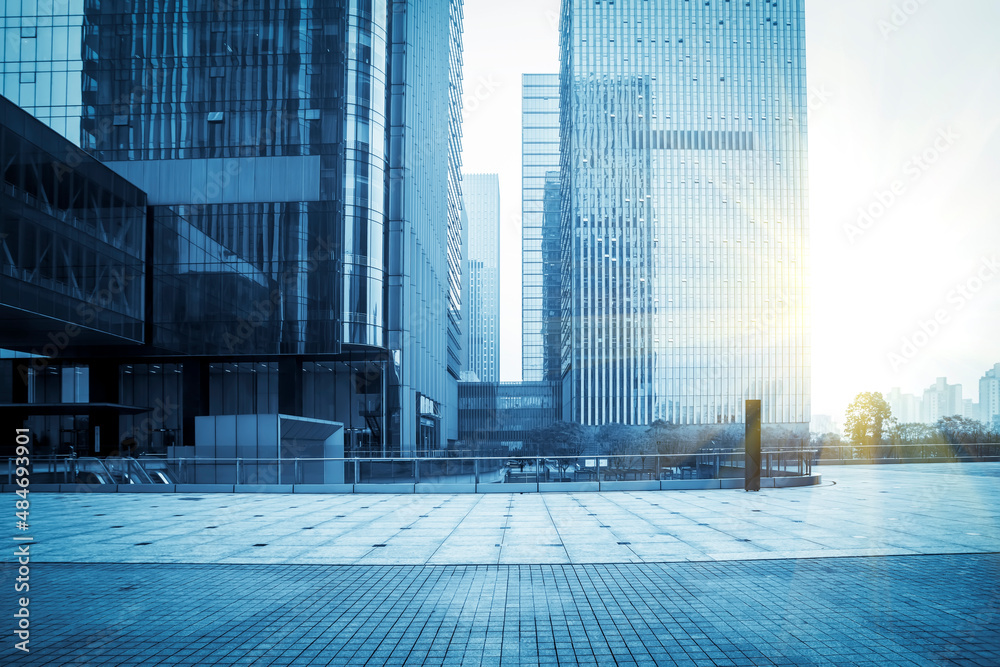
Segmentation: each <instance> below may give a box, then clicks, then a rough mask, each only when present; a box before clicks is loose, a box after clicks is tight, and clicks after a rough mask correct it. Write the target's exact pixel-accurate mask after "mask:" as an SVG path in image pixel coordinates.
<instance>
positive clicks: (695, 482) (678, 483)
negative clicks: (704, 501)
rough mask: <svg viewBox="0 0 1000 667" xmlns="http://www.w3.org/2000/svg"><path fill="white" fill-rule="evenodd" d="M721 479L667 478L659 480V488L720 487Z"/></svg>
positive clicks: (669, 489)
mask: <svg viewBox="0 0 1000 667" xmlns="http://www.w3.org/2000/svg"><path fill="white" fill-rule="evenodd" d="M721 481H722V480H718V479H667V480H663V481H662V482H660V489H661V490H663V491H685V490H687V491H701V490H705V489H721V488H722V484H721Z"/></svg>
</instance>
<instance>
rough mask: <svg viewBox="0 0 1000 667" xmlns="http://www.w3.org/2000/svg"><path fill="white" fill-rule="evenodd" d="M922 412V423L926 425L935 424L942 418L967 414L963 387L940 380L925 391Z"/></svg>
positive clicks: (943, 379) (945, 379) (946, 379)
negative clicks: (963, 398)
mask: <svg viewBox="0 0 1000 667" xmlns="http://www.w3.org/2000/svg"><path fill="white" fill-rule="evenodd" d="M921 410H922V417H923V418H922V420H921V421H923V422H924V423H925V424H934V423H936V422H937V420H939V419H941V418H942V417H954V416H955V415H958V416H962V415H963V414H964V413H965V402H964V401H963V400H962V385H960V384H948V378H938V379H937V380H935V382H934V384H932V385H931V386H930V387H928V388H927V389H925V390H924V398H923V401H922V407H921Z"/></svg>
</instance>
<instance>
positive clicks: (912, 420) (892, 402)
mask: <svg viewBox="0 0 1000 667" xmlns="http://www.w3.org/2000/svg"><path fill="white" fill-rule="evenodd" d="M885 399H886V402H887V403H888V404H889V407H890V408H892V416H893V417H895V418H896V419H897V420H898V421H899V423H900V424H916V423H919V422H921V421H923V414H922V407H921V404H922V403H923V401H922V399H921V398H920V397H919V396H916V395H914V394H904V393H903V392H902V390H901V389H900V388H899V387H893V388H892V390H891V391H890V392H889V393H888V394H886V396H885Z"/></svg>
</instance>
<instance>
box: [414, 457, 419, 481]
mask: <svg viewBox="0 0 1000 667" xmlns="http://www.w3.org/2000/svg"><path fill="white" fill-rule="evenodd" d="M413 483H414V484H420V459H413Z"/></svg>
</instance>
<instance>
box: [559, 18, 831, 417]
mask: <svg viewBox="0 0 1000 667" xmlns="http://www.w3.org/2000/svg"><path fill="white" fill-rule="evenodd" d="M560 32H561V36H560V60H561V63H560V67H561V69H560V96H561V97H560V114H561V123H560V128H561V130H560V134H561V136H560V142H561V151H560V153H561V160H562V162H561V191H562V197H561V206H562V224H561V235H562V236H561V240H562V247H561V250H562V284H561V289H562V308H561V311H562V373H563V378H564V387H563V392H562V397H563V401H564V409H563V415H564V418H566V419H572V420H574V421H578V422H581V423H584V424H604V423H609V422H620V423H626V424H648V423H651V422H653V421H655V420H663V421H666V422H670V423H674V424H695V425H697V424H711V423H718V422H727V421H742V420H743V418H744V404H745V401H746V400H747V399H761V400H763V417H764V421H765V422H766V423H771V424H782V425H787V426H788V427H789V428H791V429H793V430H795V431H796V432H801V434H802V435H803V436H806V435H807V434H808V424H809V421H810V407H811V406H810V355H811V349H810V334H809V321H810V313H809V292H808V288H807V284H808V275H809V269H808V257H809V231H808V230H809V228H808V215H807V211H808V172H807V164H806V161H807V141H806V136H807V132H806V122H807V100H806V98H807V94H806V80H805V72H806V68H805V14H804V2H803V1H802V0H791V1H789V2H783V3H778V4H772V3H767V4H764V5H762V4H760V3H742V2H738V3H737V2H733V3H728V2H727V3H721V2H713V3H701V2H684V1H681V0H655V1H646V0H619V1H618V2H612V1H609V0H598V1H596V2H593V1H591V0H564V2H563V3H562V16H561V30H560Z"/></svg>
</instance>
